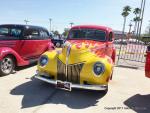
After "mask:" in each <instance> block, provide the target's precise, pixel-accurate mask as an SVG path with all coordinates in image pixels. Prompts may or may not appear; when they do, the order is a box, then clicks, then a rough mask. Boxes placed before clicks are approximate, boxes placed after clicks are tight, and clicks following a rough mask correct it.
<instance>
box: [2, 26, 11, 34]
mask: <svg viewBox="0 0 150 113" xmlns="http://www.w3.org/2000/svg"><path fill="white" fill-rule="evenodd" d="M8 33H9V29H8V28H5V27H0V35H8Z"/></svg>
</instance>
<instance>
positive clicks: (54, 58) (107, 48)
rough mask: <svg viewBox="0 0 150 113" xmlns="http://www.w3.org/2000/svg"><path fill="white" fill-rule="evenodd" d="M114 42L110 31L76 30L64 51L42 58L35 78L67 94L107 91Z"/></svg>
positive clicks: (111, 69) (98, 28) (47, 53)
mask: <svg viewBox="0 0 150 113" xmlns="http://www.w3.org/2000/svg"><path fill="white" fill-rule="evenodd" d="M113 40H114V34H113V32H112V29H111V28H108V27H104V26H94V25H82V26H74V27H72V28H71V30H70V31H69V34H68V38H67V41H66V42H65V44H64V45H63V48H62V50H57V49H56V50H51V51H47V52H46V53H44V54H43V55H42V56H41V57H40V59H39V61H38V66H37V68H38V69H37V72H36V75H35V78H37V79H40V80H42V81H45V82H48V83H50V84H54V85H55V86H56V87H57V88H61V89H65V90H71V89H72V88H79V89H88V90H107V88H108V82H109V80H110V79H111V78H112V73H113V64H114V62H115V48H114V45H113Z"/></svg>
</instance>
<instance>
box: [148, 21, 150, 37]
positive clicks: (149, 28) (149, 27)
mask: <svg viewBox="0 0 150 113" xmlns="http://www.w3.org/2000/svg"><path fill="white" fill-rule="evenodd" d="M148 30H149V35H150V20H149V26H148Z"/></svg>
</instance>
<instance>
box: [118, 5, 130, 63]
mask: <svg viewBox="0 0 150 113" xmlns="http://www.w3.org/2000/svg"><path fill="white" fill-rule="evenodd" d="M130 12H131V7H130V6H125V7H124V8H123V12H122V13H121V15H122V16H123V18H124V22H123V29H122V36H123V37H124V31H125V26H126V20H127V16H128V15H129V14H130ZM123 37H122V41H123ZM121 48H122V44H121V45H120V49H119V55H118V61H117V64H118V63H119V57H120V53H121Z"/></svg>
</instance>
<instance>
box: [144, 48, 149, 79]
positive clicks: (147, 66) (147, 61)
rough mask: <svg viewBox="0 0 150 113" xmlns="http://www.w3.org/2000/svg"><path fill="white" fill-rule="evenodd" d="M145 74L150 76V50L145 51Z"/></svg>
mask: <svg viewBox="0 0 150 113" xmlns="http://www.w3.org/2000/svg"><path fill="white" fill-rule="evenodd" d="M146 53H147V55H146V63H145V76H146V77H148V78H150V51H147V52H146Z"/></svg>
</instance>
